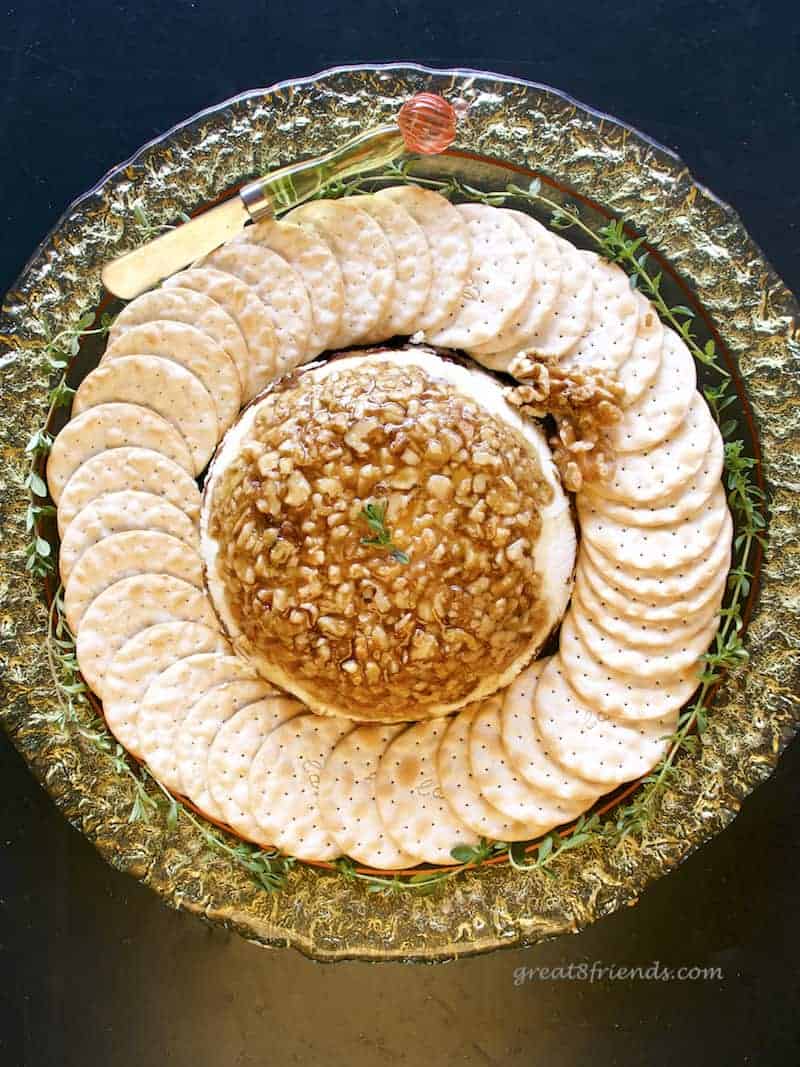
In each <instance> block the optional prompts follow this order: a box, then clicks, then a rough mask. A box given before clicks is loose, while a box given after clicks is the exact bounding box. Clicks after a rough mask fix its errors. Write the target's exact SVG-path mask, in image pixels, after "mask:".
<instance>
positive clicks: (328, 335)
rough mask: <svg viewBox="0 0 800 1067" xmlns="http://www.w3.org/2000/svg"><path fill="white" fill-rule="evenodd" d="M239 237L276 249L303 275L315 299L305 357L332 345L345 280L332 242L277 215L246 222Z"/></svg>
mask: <svg viewBox="0 0 800 1067" xmlns="http://www.w3.org/2000/svg"><path fill="white" fill-rule="evenodd" d="M239 241H241V242H244V243H247V244H256V245H261V246H262V247H263V248H270V249H272V251H273V252H277V254H278V255H279V256H282V257H283V258H284V259H285V260H286V262H287V263H288V264H289V266H290V267H293V268H294V269H295V270H296V271H297V273H298V274H299V275H300V277H301V278H302V279H303V282H304V283H305V287H306V291H307V293H308V299H309V301H310V303H311V332H310V333H309V337H308V347H307V349H306V354H305V358H306V359H307V360H308V359H313V358H314V357H315V356H318V355H319V353H320V352H324V351H325V349H326V348H330V347H331V341H332V340H333V338H334V337H335V336H336V332H337V330H338V329H339V323H340V321H341V318H342V306H343V305H344V282H343V281H342V272H341V271H340V270H339V264H338V263H337V262H336V256H334V254H333V252H331V250H330V248H329V247H328V245H327V244H326V243H325V242H324V241H323V240H322V238H321V237H319V236H318V235H317V234H315V233H311V232H310V231H309V230H305V229H303V227H302V226H296V225H295V224H294V223H291V222H285V221H283V220H282V221H280V222H278V221H276V220H275V219H265V220H264V221H263V222H257V223H255V224H254V225H253V226H245V228H244V229H243V230H242V232H241V234H239V235H237V237H236V238H234V242H233V243H236V242H239Z"/></svg>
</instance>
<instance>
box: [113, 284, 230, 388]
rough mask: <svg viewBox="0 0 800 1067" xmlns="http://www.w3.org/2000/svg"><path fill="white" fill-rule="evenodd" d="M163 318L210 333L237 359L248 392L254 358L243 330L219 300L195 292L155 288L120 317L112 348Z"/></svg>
mask: <svg viewBox="0 0 800 1067" xmlns="http://www.w3.org/2000/svg"><path fill="white" fill-rule="evenodd" d="M162 319H168V320H170V321H172V322H185V323H187V324H188V325H189V326H195V327H196V328H197V329H198V330H202V332H203V333H207V334H208V335H209V337H211V338H213V339H214V340H215V341H216V342H217V344H218V345H220V346H221V347H222V348H223V349H224V350H225V351H226V352H227V353H228V355H229V356H230V358H231V359H232V360H233V362H234V364H235V366H236V369H237V371H238V372H239V382H240V383H241V387H242V390H243V391H244V390H245V389H246V383H247V380H248V374H249V365H250V357H249V353H248V351H247V344H246V342H245V339H244V337H243V336H242V331H241V330H240V329H239V327H238V326H237V325H236V322H235V320H234V319H232V318H231V316H230V315H229V314H228V312H227V311H225V309H224V308H222V307H220V305H219V304H218V303H217V302H216V301H215V300H212V299H211V297H209V296H205V295H204V294H203V293H195V292H194V291H193V290H191V289H177V288H176V289H152V290H151V291H150V292H147V293H142V295H141V296H137V297H136V299H135V300H131V302H130V304H128V305H127V306H126V307H124V308H123V309H122V311H120V313H119V315H117V317H116V319H115V320H114V323H113V325H112V326H111V329H110V330H109V333H108V343H109V346H110V345H112V344H114V342H115V341H116V340H117V338H118V337H119V336H120V334H123V333H124V332H125V331H126V330H129V329H131V327H132V326H139V325H141V323H143V322H153V321H154V320H162Z"/></svg>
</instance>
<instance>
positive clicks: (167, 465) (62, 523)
mask: <svg viewBox="0 0 800 1067" xmlns="http://www.w3.org/2000/svg"><path fill="white" fill-rule="evenodd" d="M92 410H95V409H92ZM122 489H135V490H136V491H138V492H141V493H155V494H156V495H157V496H162V497H163V498H164V499H165V500H167V501H169V503H170V504H174V505H175V507H176V508H180V510H181V511H182V512H184V514H185V515H188V517H189V518H190V519H191V520H192V522H193V523H194V524H195V525H196V526H199V524H200V490H199V489H198V488H197V482H196V481H195V480H194V478H192V476H191V475H190V474H188V473H187V472H186V471H185V470H184V469H183V468H182V467H179V466H178V464H177V463H175V461H174V460H171V459H169V458H168V457H167V456H164V455H162V454H161V453H160V452H154V451H153V450H152V449H150V448H136V447H130V446H126V447H123V448H111V449H108V450H106V451H105V452H98V454H97V455H96V456H92V457H91V459H87V460H86V462H85V463H82V464H81V466H80V467H78V469H77V470H76V471H75V473H74V474H73V475H72V476H71V478H70V479H69V481H68V482H67V484H66V485H65V486H64V491H63V492H62V494H61V499H60V500H59V502H58V532H59V535H60V536H61V537H63V536H64V532H65V530H66V529H67V527H68V526H69V524H70V523H71V522H72V520H73V519H74V518H75V516H76V515H77V514H78V512H79V511H82V510H83V509H84V508H85V507H86V505H87V504H90V503H91V502H92V501H93V500H96V499H97V497H99V496H103V495H104V494H105V493H116V492H119V491H120V490H122Z"/></svg>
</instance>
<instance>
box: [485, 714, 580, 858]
mask: <svg viewBox="0 0 800 1067" xmlns="http://www.w3.org/2000/svg"><path fill="white" fill-rule="evenodd" d="M469 752H470V763H471V766H472V773H473V774H474V775H475V777H476V778H477V780H478V784H479V787H480V790H481V793H482V794H483V795H484V797H485V798H486V799H487V800H488V801H489V803H490V804H494V805H495V807H497V808H499V809H500V811H502V812H503V813H504V814H505V815H507V816H508V817H509V818H512V819H519V820H523V821H525V822H527V823H528V824H529V825H530V826H531V827H533V826H536V832H535V833H532V834H531V835H530V836H531V837H537V836H538V835H539V834H543V833H546V832H547V831H548V830H551V829H552V828H553V827H554V826H560V825H561V824H562V823H565V822H569V820H570V819H574V818H575V817H576V816H577V815H579V814H580V813H581V812H582V811H585V810H586V808H587V807H589V805H590V802H589V801H587V800H586V799H585V798H583V797H581V798H579V799H575V798H573V799H570V800H566V799H564V798H563V797H559V796H557V795H556V794H555V793H551V792H549V791H548V790H545V789H540V788H537V787H534V786H532V785H531V784H530V783H529V782H526V781H525V779H524V778H523V777H522V775H520V774H519V773H518V772H517V770H516V768H515V767H514V766H513V765H512V763H511V761H510V760H509V758H508V753H507V752H506V751H505V749H504V748H503V736H502V731H501V727H500V708H499V706H498V705H496V704H494V703H492V702H488V703H487V704H484V705H483V707H482V708H481V710H480V712H479V713H478V714H477V715H476V716H475V719H474V721H473V723H472V730H471V731H470V744H469Z"/></svg>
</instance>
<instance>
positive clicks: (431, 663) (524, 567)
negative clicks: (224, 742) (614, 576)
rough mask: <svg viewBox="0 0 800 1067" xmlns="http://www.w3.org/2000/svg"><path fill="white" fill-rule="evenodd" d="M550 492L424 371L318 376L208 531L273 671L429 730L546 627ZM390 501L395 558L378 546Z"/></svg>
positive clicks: (304, 379) (278, 414)
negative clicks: (379, 513)
mask: <svg viewBox="0 0 800 1067" xmlns="http://www.w3.org/2000/svg"><path fill="white" fill-rule="evenodd" d="M284 459H285V460H286V461H287V463H286V464H285V465H282V464H283V460H284ZM551 496H552V490H551V489H550V487H549V486H548V484H547V482H546V481H545V480H544V478H543V476H542V472H541V469H540V467H539V463H538V459H537V458H536V456H535V454H534V453H533V451H532V450H531V448H530V447H529V445H528V443H527V442H526V441H525V439H524V438H523V436H522V435H521V434H519V433H518V432H517V431H516V430H514V429H513V428H512V427H510V426H508V425H507V424H505V423H503V422H501V421H499V420H498V419H496V418H494V417H493V416H491V415H489V414H487V412H486V411H485V410H484V409H483V408H482V407H480V406H479V405H478V404H477V403H476V402H475V401H473V400H472V399H470V398H469V397H467V396H464V395H462V394H460V393H459V392H457V391H456V390H455V389H454V388H452V387H451V386H449V385H447V384H446V383H443V382H441V381H439V380H436V379H433V378H431V377H429V376H428V375H427V374H426V373H425V372H424V370H423V369H422V368H420V367H416V366H405V367H404V366H393V365H388V364H383V365H382V366H381V369H380V373H378V374H376V373H375V370H374V368H371V367H368V366H360V367H356V368H354V367H348V368H343V369H341V370H339V371H336V372H333V373H330V374H328V375H327V376H317V375H315V374H314V372H313V371H308V372H306V373H303V374H301V375H300V376H299V378H298V379H297V380H296V381H294V382H290V383H288V384H287V385H285V386H284V387H283V389H281V390H279V391H276V392H274V393H271V394H269V395H268V396H267V397H265V398H264V399H263V400H262V401H260V402H259V409H258V411H257V414H256V416H255V418H254V422H253V426H252V428H251V430H250V432H249V434H248V435H247V437H246V438H245V440H244V441H243V442H242V444H241V447H240V451H239V455H238V456H237V457H236V458H235V459H234V460H233V461H232V462H231V463H230V465H229V466H228V467H227V468H226V470H225V471H224V473H223V474H222V475H221V476H220V478H219V480H218V482H217V483H216V484H215V488H214V492H213V499H212V500H211V502H210V516H209V532H210V533H211V535H212V536H213V537H214V538H215V539H216V540H217V542H218V544H219V546H220V551H219V556H218V571H219V575H220V577H221V578H222V581H223V584H224V587H225V590H226V595H227V600H228V605H229V607H230V609H231V611H232V613H233V616H234V618H235V620H236V622H237V625H238V626H239V627H240V628H241V630H242V632H243V633H244V635H245V637H246V639H247V641H248V642H249V643H250V644H251V645H252V646H253V647H254V648H255V649H257V650H258V652H259V653H260V654H261V656H262V657H263V658H264V659H265V660H266V661H267V662H269V663H274V664H275V665H276V667H278V668H280V669H281V670H282V671H284V672H286V674H288V675H289V676H290V677H294V678H296V679H297V680H298V683H302V685H303V687H304V688H305V689H306V690H307V691H309V692H311V693H314V694H316V695H317V696H318V698H319V699H320V700H321V701H324V702H325V703H327V704H335V705H339V706H342V707H346V708H347V709H348V711H349V712H350V713H351V714H352V713H353V712H355V713H356V714H357V716H358V717H362V718H363V719H365V720H368V719H370V718H374V717H380V715H384V716H386V715H396V714H399V713H402V712H403V711H406V710H409V709H410V713H411V715H412V717H417V718H419V717H422V716H424V707H425V705H426V704H434V703H435V704H444V703H456V702H458V701H459V700H460V699H462V698H465V699H466V698H467V697H468V695H469V693H470V692H471V691H472V690H473V689H474V687H475V686H476V685H477V684H478V682H479V681H480V679H481V678H483V677H485V676H486V675H487V674H489V673H490V672H498V673H500V672H502V671H503V670H505V668H506V667H507V666H508V665H509V664H510V663H511V662H512V661H513V660H514V659H515V658H516V657H518V656H519V655H520V654H521V653H522V652H523V651H524V649H525V647H526V645H527V644H528V642H529V640H530V637H531V635H532V633H534V632H535V631H536V629H537V625H538V621H539V618H540V611H541V604H540V601H539V596H540V579H539V576H538V575H537V573H536V571H535V567H534V553H535V549H536V543H537V539H538V537H539V532H540V527H541V524H540V518H539V513H540V510H541V508H542V506H544V505H545V504H546V503H548V502H549V500H550V499H551ZM376 501H385V503H386V509H385V523H386V527H387V528H388V530H389V531H390V533H391V550H390V549H389V548H387V547H386V546H385V545H382V543H380V539H377V541H378V543H376V539H375V538H372V543H369V542H370V538H371V534H373V533H374V531H371V530H370V528H369V527H368V525H367V523H366V521H365V520H364V508H365V506H366V505H367V504H369V503H373V504H374V503H375V502H376Z"/></svg>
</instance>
